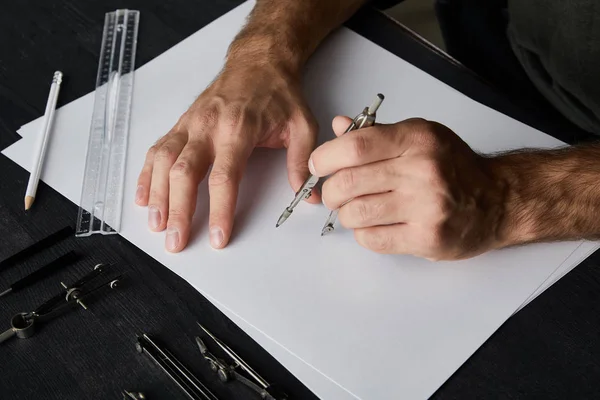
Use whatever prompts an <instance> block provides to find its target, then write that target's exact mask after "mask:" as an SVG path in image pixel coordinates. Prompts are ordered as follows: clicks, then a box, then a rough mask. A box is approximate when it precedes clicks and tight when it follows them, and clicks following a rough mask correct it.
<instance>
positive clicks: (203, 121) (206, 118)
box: [196, 104, 220, 127]
mask: <svg viewBox="0 0 600 400" xmlns="http://www.w3.org/2000/svg"><path fill="white" fill-rule="evenodd" d="M219 115H220V113H219V106H218V105H217V104H211V105H208V106H206V107H205V108H204V109H203V110H202V111H200V112H199V113H198V116H197V117H196V122H197V123H198V124H200V125H201V126H206V127H212V126H215V125H216V124H217V121H218V120H219Z"/></svg>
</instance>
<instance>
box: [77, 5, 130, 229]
mask: <svg viewBox="0 0 600 400" xmlns="http://www.w3.org/2000/svg"><path fill="white" fill-rule="evenodd" d="M139 18H140V13H139V11H135V10H116V11H113V12H110V13H107V14H106V16H105V19H104V32H103V34H102V47H101V49H100V61H99V65H98V76H97V78H96V92H95V98H94V110H93V116H92V123H91V127H90V136H89V141H88V148H87V156H86V161H85V170H84V175H83V188H82V190H81V201H80V203H79V205H80V207H79V213H78V215H77V231H76V236H79V237H81V236H89V235H92V234H95V233H101V234H104V235H107V234H114V233H118V232H119V229H120V225H121V210H122V204H123V190H124V188H123V184H124V179H125V162H126V156H127V136H128V133H129V115H130V113H131V98H132V95H133V75H134V70H135V50H136V47H137V35H138V25H139Z"/></svg>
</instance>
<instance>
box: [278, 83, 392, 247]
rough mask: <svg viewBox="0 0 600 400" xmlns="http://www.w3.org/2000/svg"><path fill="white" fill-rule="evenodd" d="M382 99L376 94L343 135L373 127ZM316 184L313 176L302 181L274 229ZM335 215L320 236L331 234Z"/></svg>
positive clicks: (316, 180)
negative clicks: (373, 99)
mask: <svg viewBox="0 0 600 400" xmlns="http://www.w3.org/2000/svg"><path fill="white" fill-rule="evenodd" d="M383 99H384V96H383V95H382V94H381V93H380V94H378V95H377V97H376V98H375V101H373V104H371V106H370V107H365V108H364V110H363V111H362V112H361V113H360V114H358V115H357V116H356V117H354V119H353V120H352V122H351V123H350V125H349V126H348V128H346V130H345V131H344V134H346V133H348V132H350V131H354V130H357V129H360V128H364V127H367V126H373V125H374V124H375V118H376V114H377V109H379V106H380V105H381V103H382V102H383ZM318 182H319V177H318V176H314V175H310V176H309V177H308V179H306V181H304V183H303V184H302V186H301V187H300V189H299V190H298V191H297V192H296V195H295V196H294V199H293V200H292V202H291V203H290V205H289V206H287V207H286V208H285V210H283V213H282V214H281V216H280V217H279V219H278V220H277V224H276V225H275V227H280V226H281V225H282V224H283V223H284V222H285V221H286V220H287V219H288V218H289V217H290V215H292V212H294V208H296V206H297V205H298V204H300V202H301V201H302V200H305V199H308V198H309V197H310V195H311V194H312V190H313V188H314V187H315V186H316V185H317V183H318ZM337 213H338V211H337V210H333V211H331V213H330V214H329V217H328V218H327V221H326V222H325V226H324V227H323V229H322V231H321V236H323V235H326V234H327V233H329V232H332V231H333V230H334V225H335V221H336V219H337Z"/></svg>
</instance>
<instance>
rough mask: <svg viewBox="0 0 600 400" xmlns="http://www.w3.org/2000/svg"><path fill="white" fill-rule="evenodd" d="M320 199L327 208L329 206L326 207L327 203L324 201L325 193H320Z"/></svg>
mask: <svg viewBox="0 0 600 400" xmlns="http://www.w3.org/2000/svg"><path fill="white" fill-rule="evenodd" d="M321 201H322V202H323V205H324V206H325V207H326V208H329V207H327V203H325V193H321Z"/></svg>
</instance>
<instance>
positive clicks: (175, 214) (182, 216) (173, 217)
mask: <svg viewBox="0 0 600 400" xmlns="http://www.w3.org/2000/svg"><path fill="white" fill-rule="evenodd" d="M187 217H188V215H187V213H186V212H185V211H184V210H183V209H181V208H169V222H180V221H184V220H186V219H187Z"/></svg>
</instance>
